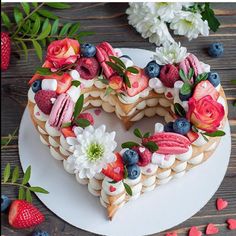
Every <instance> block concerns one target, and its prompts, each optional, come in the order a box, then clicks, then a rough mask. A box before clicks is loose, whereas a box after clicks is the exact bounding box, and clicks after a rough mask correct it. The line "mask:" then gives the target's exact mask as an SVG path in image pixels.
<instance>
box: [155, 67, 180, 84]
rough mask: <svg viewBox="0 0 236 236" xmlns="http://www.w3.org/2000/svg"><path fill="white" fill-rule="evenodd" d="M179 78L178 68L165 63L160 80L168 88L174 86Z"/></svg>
mask: <svg viewBox="0 0 236 236" xmlns="http://www.w3.org/2000/svg"><path fill="white" fill-rule="evenodd" d="M178 79H179V71H178V68H177V67H175V66H174V65H172V64H167V65H164V66H163V67H162V68H161V72H160V80H161V82H162V83H163V84H164V85H165V86H166V87H168V88H173V87H174V83H175V82H176V81H177V80H178Z"/></svg>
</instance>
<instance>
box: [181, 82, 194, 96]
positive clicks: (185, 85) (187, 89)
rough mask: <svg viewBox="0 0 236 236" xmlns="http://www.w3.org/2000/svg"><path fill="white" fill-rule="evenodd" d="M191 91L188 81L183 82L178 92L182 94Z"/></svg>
mask: <svg viewBox="0 0 236 236" xmlns="http://www.w3.org/2000/svg"><path fill="white" fill-rule="evenodd" d="M191 92H192V86H191V85H190V84H189V83H184V84H183V86H182V87H181V89H180V93H181V94H183V95H188V94H190V93H191Z"/></svg>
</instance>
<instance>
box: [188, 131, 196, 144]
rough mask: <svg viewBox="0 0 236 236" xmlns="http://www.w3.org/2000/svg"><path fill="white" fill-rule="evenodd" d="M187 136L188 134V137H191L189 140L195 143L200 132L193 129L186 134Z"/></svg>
mask: <svg viewBox="0 0 236 236" xmlns="http://www.w3.org/2000/svg"><path fill="white" fill-rule="evenodd" d="M186 136H187V138H188V139H189V141H190V142H191V143H193V142H194V141H195V140H197V139H198V137H199V134H198V133H196V132H194V131H192V130H190V131H189V132H188V133H187V134H186Z"/></svg>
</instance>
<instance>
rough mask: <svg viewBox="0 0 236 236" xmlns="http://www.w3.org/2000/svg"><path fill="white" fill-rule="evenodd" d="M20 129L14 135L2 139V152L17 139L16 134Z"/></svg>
mask: <svg viewBox="0 0 236 236" xmlns="http://www.w3.org/2000/svg"><path fill="white" fill-rule="evenodd" d="M17 130H18V128H16V129H15V130H14V131H13V133H12V134H8V136H6V137H1V150H2V149H4V148H6V147H7V146H8V145H9V144H10V143H11V141H12V140H14V139H17V136H16V133H17Z"/></svg>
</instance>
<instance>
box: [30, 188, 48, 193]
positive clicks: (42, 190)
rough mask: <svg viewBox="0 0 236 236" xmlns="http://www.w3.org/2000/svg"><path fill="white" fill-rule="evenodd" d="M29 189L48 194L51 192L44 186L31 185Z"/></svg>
mask: <svg viewBox="0 0 236 236" xmlns="http://www.w3.org/2000/svg"><path fill="white" fill-rule="evenodd" d="M29 190H30V191H32V192H35V193H45V194H48V193H49V192H48V191H47V190H45V189H44V188H41V187H38V186H35V187H29Z"/></svg>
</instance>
